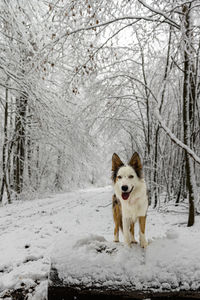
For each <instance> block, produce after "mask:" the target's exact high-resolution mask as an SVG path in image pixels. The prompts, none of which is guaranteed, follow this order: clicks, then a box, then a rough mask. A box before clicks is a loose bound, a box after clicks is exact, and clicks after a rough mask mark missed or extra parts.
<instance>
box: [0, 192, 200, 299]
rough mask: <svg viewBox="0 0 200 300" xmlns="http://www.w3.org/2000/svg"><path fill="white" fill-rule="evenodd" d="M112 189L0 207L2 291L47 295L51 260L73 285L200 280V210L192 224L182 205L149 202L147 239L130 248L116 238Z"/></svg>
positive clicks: (191, 283) (169, 285) (167, 284)
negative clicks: (169, 207) (162, 208)
mask: <svg viewBox="0 0 200 300" xmlns="http://www.w3.org/2000/svg"><path fill="white" fill-rule="evenodd" d="M111 196H112V188H111V187H110V186H108V187H105V188H93V189H92V188H90V189H86V190H79V191H78V190H77V191H75V192H70V193H64V194H57V195H52V196H51V197H49V198H45V199H38V200H35V201H26V202H22V201H21V202H15V203H13V204H11V205H7V206H4V207H0V215H1V217H0V253H1V255H0V298H1V297H3V296H4V297H5V295H6V294H9V291H13V290H15V289H17V288H20V287H23V288H25V289H26V292H27V297H28V298H27V299H29V300H33V299H34V300H44V299H46V291H47V280H48V279H47V277H48V273H49V269H50V262H51V261H52V263H53V264H54V265H55V266H56V267H57V268H58V271H59V276H60V277H61V278H63V279H64V280H66V281H68V282H70V283H72V284H79V283H84V284H86V285H88V286H90V285H91V282H92V283H93V284H95V285H96V286H99V285H101V284H102V283H103V285H104V286H106V287H109V288H110V287H113V286H119V285H121V284H122V285H124V286H126V287H131V288H133V287H134V288H137V289H139V290H141V289H145V288H147V286H148V287H151V288H152V289H160V290H170V289H173V290H181V289H185V290H187V289H196V288H198V287H200V279H199V278H200V261H199V249H200V239H199V226H200V218H199V216H197V217H196V223H195V225H194V226H193V227H190V228H187V227H186V221H187V214H185V213H184V214H183V206H181V212H180V213H178V211H177V210H178V209H177V207H176V212H167V213H166V212H158V211H156V210H152V209H151V208H150V209H149V211H148V218H147V238H148V240H149V246H148V247H147V249H146V250H144V249H141V248H140V246H139V245H133V246H132V247H131V248H129V247H127V246H125V245H124V244H123V243H122V242H120V243H114V242H113V229H114V226H113V220H112V208H111ZM137 231H138V226H136V233H137ZM120 237H121V241H122V236H120ZM136 239H137V240H138V234H137V235H136ZM5 299H6V298H5ZM7 299H8V298H7Z"/></svg>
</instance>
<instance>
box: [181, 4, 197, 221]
mask: <svg viewBox="0 0 200 300" xmlns="http://www.w3.org/2000/svg"><path fill="white" fill-rule="evenodd" d="M189 8H190V7H188V6H187V5H186V4H185V5H183V7H182V12H183V14H184V16H183V30H184V31H183V45H184V79H183V130H184V143H185V145H187V146H188V147H190V148H192V143H191V134H190V133H191V130H190V129H191V127H192V124H193V122H194V115H193V101H194V99H193V91H192V89H193V88H194V87H193V85H192V68H191V67H192V61H191V51H192V50H191V42H192V33H191V29H190V25H191V24H190V9H189ZM185 175H186V187H187V190H188V197H189V216H188V226H192V225H193V224H194V221H195V213H194V212H195V209H194V200H195V198H194V197H195V175H194V165H193V162H192V161H191V158H190V156H189V154H188V153H187V152H186V151H185Z"/></svg>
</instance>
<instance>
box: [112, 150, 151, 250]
mask: <svg viewBox="0 0 200 300" xmlns="http://www.w3.org/2000/svg"><path fill="white" fill-rule="evenodd" d="M112 181H113V184H114V195H113V198H112V210H113V219H114V223H115V229H114V241H115V242H119V229H121V230H122V232H123V235H124V242H125V244H127V245H129V246H130V245H131V244H132V243H137V242H136V240H135V236H134V226H135V223H136V221H137V220H138V221H139V228H140V231H139V236H140V246H141V247H142V248H146V247H147V245H148V243H147V240H146V238H145V225H146V214H147V209H148V197H147V187H146V184H145V181H144V176H143V170H142V163H141V159H140V156H139V154H138V153H137V152H135V153H134V154H133V155H132V157H131V160H130V161H129V163H128V165H125V164H124V163H123V162H122V161H121V159H120V158H119V156H118V155H117V154H116V153H114V154H113V156H112Z"/></svg>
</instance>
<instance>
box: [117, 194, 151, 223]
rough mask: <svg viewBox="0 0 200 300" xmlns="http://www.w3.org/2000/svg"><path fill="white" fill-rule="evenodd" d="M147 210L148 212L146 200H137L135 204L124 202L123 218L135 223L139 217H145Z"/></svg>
mask: <svg viewBox="0 0 200 300" xmlns="http://www.w3.org/2000/svg"><path fill="white" fill-rule="evenodd" d="M141 200H143V201H141ZM146 210H147V205H146V201H145V199H137V198H136V199H135V201H134V203H132V202H130V203H129V202H122V215H123V218H128V219H132V220H133V221H135V220H136V219H137V218H138V217H139V216H145V215H146Z"/></svg>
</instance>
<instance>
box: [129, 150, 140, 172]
mask: <svg viewBox="0 0 200 300" xmlns="http://www.w3.org/2000/svg"><path fill="white" fill-rule="evenodd" d="M129 165H130V166H131V167H133V169H134V170H135V172H136V174H137V176H138V177H139V178H142V177H143V172H142V162H141V159H140V156H139V154H138V153H137V152H135V153H134V154H133V155H132V157H131V160H130V161H129Z"/></svg>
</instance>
